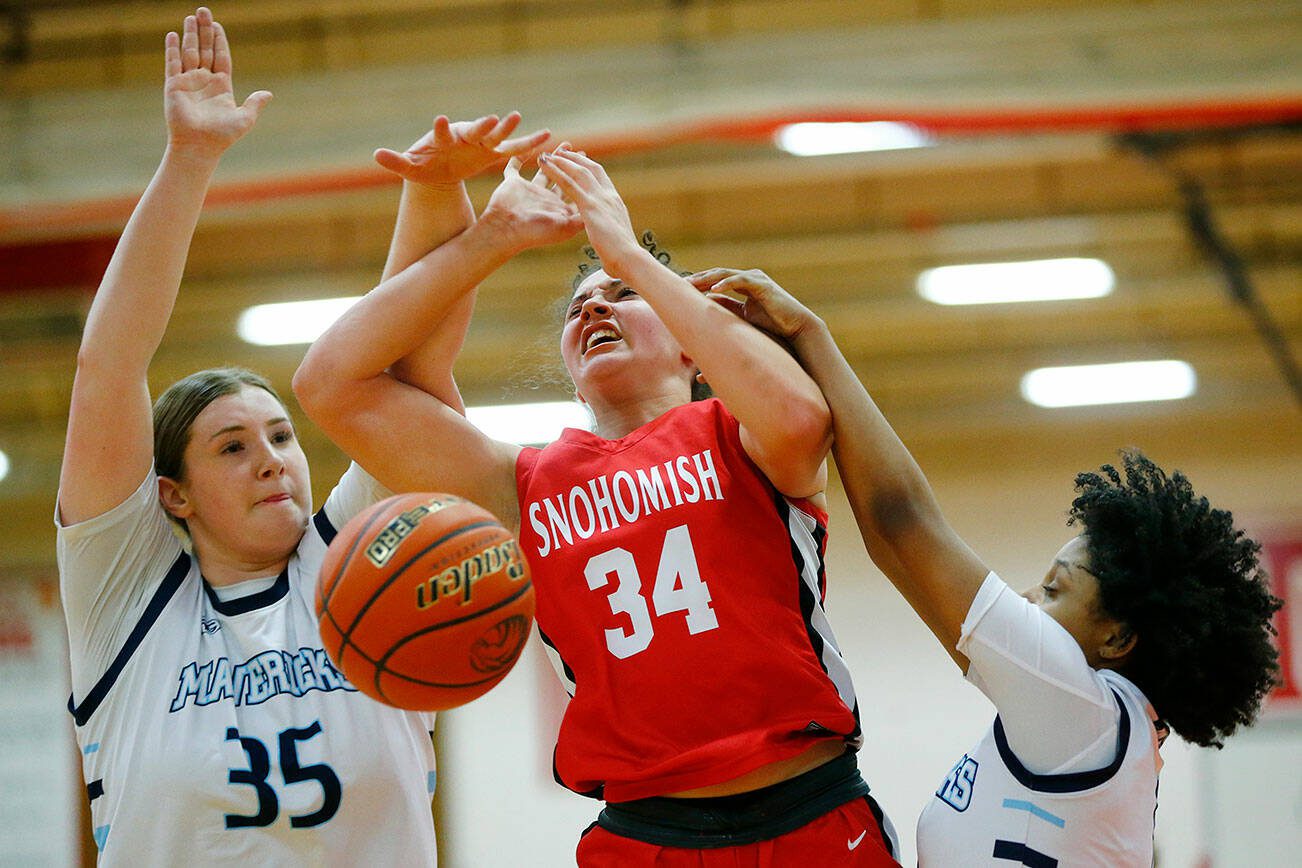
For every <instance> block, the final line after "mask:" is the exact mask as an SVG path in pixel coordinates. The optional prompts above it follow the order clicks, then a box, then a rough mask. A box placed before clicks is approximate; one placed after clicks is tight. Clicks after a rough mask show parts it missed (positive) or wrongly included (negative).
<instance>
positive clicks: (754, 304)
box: [687, 268, 817, 341]
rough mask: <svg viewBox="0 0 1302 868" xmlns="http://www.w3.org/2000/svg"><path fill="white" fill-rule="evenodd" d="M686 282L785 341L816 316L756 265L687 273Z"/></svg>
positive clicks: (804, 327) (796, 334) (795, 335)
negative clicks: (744, 268) (740, 268)
mask: <svg viewBox="0 0 1302 868" xmlns="http://www.w3.org/2000/svg"><path fill="white" fill-rule="evenodd" d="M687 282H688V283H690V284H692V286H695V287H696V288H697V289H699V290H701V291H702V292H704V293H707V294H709V295H710V297H711V298H713V299H714V300H715V301H717V302H718V303H719V304H721V305H723V306H724V307H726V308H728V309H729V310H731V311H732V312H733V313H735V314H737V315H738V316H740V317H741V318H742V319H744V320H746V322H748V323H750V324H751V325H753V326H755V327H756V328H759V329H762V330H764V331H766V332H768V333H769V334H771V335H773V336H774V337H777V338H781V339H783V340H786V341H791V340H793V339H794V338H796V337H798V336H799V335H800V333H801V332H803V331H804V330H805V329H807V328H808V327H809V326H810V325H812V324H813V323H814V322H815V321H816V319H817V318H816V317H815V315H814V313H813V312H812V311H811V310H810V309H809V308H807V307H805V306H804V305H803V304H801V303H800V302H799V301H798V300H797V299H796V298H795V297H794V296H793V295H791V293H789V292H787V291H786V290H785V289H783V288H782V287H781V286H779V285H778V284H777V283H776V282H775V281H774V280H773V278H771V277H769V276H768V275H767V274H765V273H764V272H762V271H760V270H759V269H757V268H752V269H748V270H746V271H741V270H739V269H736V268H709V269H706V270H705V271H698V272H697V273H695V274H692V275H689V276H688V278H687ZM725 293H735V294H736V295H739V296H741V298H740V299H738V298H733V297H732V296H730V295H726V294H725Z"/></svg>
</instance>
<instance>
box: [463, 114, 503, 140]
mask: <svg viewBox="0 0 1302 868" xmlns="http://www.w3.org/2000/svg"><path fill="white" fill-rule="evenodd" d="M495 126H497V115H484V116H483V117H482V118H479V119H478V120H476V121H474V122H473V123H471V124H470V126H468V127H466V129H465V132H463V133H462V134H461V138H463V139H465V140H466V141H467V142H478V141H480V140H482V139H483V138H484V136H486V135H488V131H489V130H491V129H492V128H493V127H495Z"/></svg>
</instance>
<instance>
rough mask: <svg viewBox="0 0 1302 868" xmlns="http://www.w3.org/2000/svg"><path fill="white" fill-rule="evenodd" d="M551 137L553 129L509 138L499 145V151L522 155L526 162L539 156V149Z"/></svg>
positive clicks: (500, 152)
mask: <svg viewBox="0 0 1302 868" xmlns="http://www.w3.org/2000/svg"><path fill="white" fill-rule="evenodd" d="M551 137H552V133H551V130H538V131H537V132H533V133H530V134H529V135H527V136H517V137H516V138H514V139H507V140H506V141H504V142H502V143H501V144H499V145H498V146H497V152H498V153H499V154H511V155H516V156H520V157H522V158H523V159H524V160H525V162H528V161H529V160H531V159H533V158H534V157H536V156H538V151H539V150H540V149H541V148H542V147H543V146H544V145H546V144H547V140H548V139H550V138H551Z"/></svg>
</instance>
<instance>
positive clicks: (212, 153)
mask: <svg viewBox="0 0 1302 868" xmlns="http://www.w3.org/2000/svg"><path fill="white" fill-rule="evenodd" d="M225 152H226V148H224V147H222V146H217V145H206V144H198V143H189V142H174V141H170V140H169V141H168V143H167V150H165V151H164V152H163V160H164V162H169V163H174V164H177V165H184V166H187V167H190V168H196V169H207V170H208V171H210V172H211V171H214V170H215V169H216V168H217V164H218V163H220V162H221V158H222V154H224V153H225Z"/></svg>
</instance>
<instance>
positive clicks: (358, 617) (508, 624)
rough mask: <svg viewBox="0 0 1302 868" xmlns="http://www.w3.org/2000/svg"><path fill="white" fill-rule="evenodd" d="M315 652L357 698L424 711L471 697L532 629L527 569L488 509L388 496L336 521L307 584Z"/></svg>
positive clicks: (504, 666) (442, 497) (498, 675)
mask: <svg viewBox="0 0 1302 868" xmlns="http://www.w3.org/2000/svg"><path fill="white" fill-rule="evenodd" d="M316 609H317V619H318V622H319V624H320V628H321V638H322V641H323V643H324V645H325V648H326V652H327V653H328V654H329V655H330V657H331V659H332V660H333V661H334V662H335V665H336V666H337V667H338V668H339V670H340V671H341V672H343V674H344V676H345V677H346V678H348V680H349V681H351V682H352V683H353V684H354V685H355V686H356V687H357V688H358V689H359V690H361V691H362V692H364V693H366V694H368V695H370V696H372V697H373V698H375V699H378V700H380V701H381V702H385V703H388V704H389V705H395V706H398V707H399V708H408V709H416V710H427V711H435V710H441V709H446V708H453V707H455V706H457V705H462V704H464V703H466V702H470V701H471V700H473V699H475V698H477V697H479V696H481V695H483V694H484V693H486V692H487V691H488V690H489V689H490V688H492V687H493V686H494V685H495V684H497V683H498V682H499V681H501V679H502V678H503V677H505V676H506V674H507V672H509V671H510V669H511V667H512V666H514V665H515V661H516V660H518V659H519V656H520V652H521V651H522V650H523V648H524V643H525V640H526V639H527V638H528V636H529V628H530V625H531V624H532V622H533V610H534V596H533V586H532V584H531V583H530V580H529V568H528V565H527V564H526V562H525V560H524V557H523V555H522V554H521V552H520V548H519V546H518V545H517V544H516V541H515V538H514V537H512V536H511V534H510V532H509V531H507V529H506V528H504V527H503V526H502V524H501V523H500V522H499V521H498V520H497V519H496V518H495V517H494V516H493V515H492V514H491V513H489V512H488V511H486V510H484V509H483V508H481V507H479V506H477V505H476V504H474V503H471V502H470V501H467V500H463V499H462V498H459V497H455V496H453V495H449V494H433V493H416V494H400V495H395V496H394V497H390V498H388V499H386V500H384V501H381V502H380V503H377V504H375V505H374V506H372V507H370V508H369V509H366V510H363V511H362V512H361V513H360V514H358V515H357V516H356V517H354V518H353V520H352V521H350V522H348V524H346V525H345V526H344V527H343V529H341V530H340V531H339V534H338V536H336V537H335V540H334V541H333V542H332V543H331V544H330V547H329V550H328V551H327V553H326V558H325V562H324V563H323V565H322V568H321V573H320V576H319V579H318V583H317V599H316Z"/></svg>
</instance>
